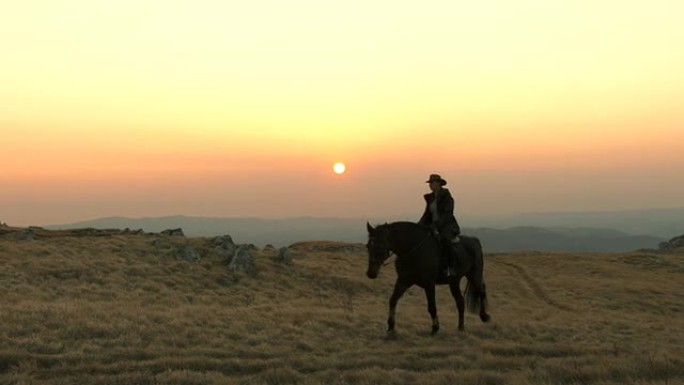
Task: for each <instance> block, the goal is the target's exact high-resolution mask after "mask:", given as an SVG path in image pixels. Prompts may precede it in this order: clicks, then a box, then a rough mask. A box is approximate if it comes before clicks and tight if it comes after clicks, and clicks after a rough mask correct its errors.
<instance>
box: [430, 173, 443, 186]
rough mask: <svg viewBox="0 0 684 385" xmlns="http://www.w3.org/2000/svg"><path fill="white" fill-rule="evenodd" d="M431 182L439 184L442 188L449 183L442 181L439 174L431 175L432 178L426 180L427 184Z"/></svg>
mask: <svg viewBox="0 0 684 385" xmlns="http://www.w3.org/2000/svg"><path fill="white" fill-rule="evenodd" d="M430 182H439V184H440V185H441V186H444V185H445V184H447V181H445V180H444V179H442V177H441V176H439V174H430V178H429V179H428V180H426V181H425V183H430Z"/></svg>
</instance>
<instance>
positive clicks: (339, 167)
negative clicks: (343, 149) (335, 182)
mask: <svg viewBox="0 0 684 385" xmlns="http://www.w3.org/2000/svg"><path fill="white" fill-rule="evenodd" d="M346 169H347V167H346V166H345V165H344V163H342V162H337V163H335V164H334V165H333V171H335V174H344V171H345V170H346Z"/></svg>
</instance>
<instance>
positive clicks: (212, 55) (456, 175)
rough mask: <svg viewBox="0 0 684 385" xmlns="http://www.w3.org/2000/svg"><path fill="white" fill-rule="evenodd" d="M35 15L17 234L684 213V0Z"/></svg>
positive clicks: (26, 28) (22, 93) (16, 200)
mask: <svg viewBox="0 0 684 385" xmlns="http://www.w3.org/2000/svg"><path fill="white" fill-rule="evenodd" d="M15 3H16V4H10V5H3V6H2V12H0V53H1V54H2V58H3V59H2V64H1V65H0V84H2V87H0V133H1V135H0V151H1V152H2V167H0V186H2V188H0V202H1V203H0V204H1V206H0V220H1V221H4V222H8V223H10V224H15V225H29V224H35V225H46V224H52V223H64V222H69V221H77V220H84V219H91V218H95V217H101V216H113V215H122V216H135V217H140V216H154V215H175V214H184V215H208V216H265V217H283V216H302V215H314V216H359V217H401V216H405V217H411V216H413V217H417V216H419V214H420V211H421V210H422V202H421V197H420V196H421V194H423V193H424V192H426V189H427V186H426V185H425V183H423V182H424V180H425V179H426V177H427V175H428V174H430V173H433V172H438V173H441V174H442V175H443V176H444V177H445V178H446V179H448V180H449V181H450V184H449V186H448V187H451V188H452V190H453V192H454V193H455V195H456V197H457V211H458V214H459V215H461V216H463V217H465V218H468V217H470V218H474V217H478V216H486V215H493V214H497V213H516V212H525V211H563V210H612V209H630V208H652V207H681V206H684V204H683V203H682V199H681V197H682V196H684V178H682V177H681V175H684V151H680V149H681V147H682V143H684V70H683V69H684V51H683V50H681V49H680V48H679V47H681V46H682V44H684V25H683V24H682V23H681V21H680V16H681V15H682V14H684V3H681V2H679V1H665V0H655V1H651V2H648V3H646V2H642V1H638V2H637V1H634V2H630V1H619V2H618V1H601V2H590V1H576V2H566V1H541V0H521V1H517V2H509V1H504V0H498V1H497V0H491V1H488V2H478V3H476V4H458V2H453V1H427V2H421V3H420V4H418V3H415V4H411V3H406V4H404V3H399V4H398V3H397V2H392V1H377V2H372V3H369V2H365V1H364V2H362V1H360V0H359V1H348V2H340V3H338V4H327V3H325V2H319V1H313V0H295V1H290V2H279V1H255V2H241V3H245V4H241V3H236V4H230V2H219V1H178V2H173V4H169V3H168V2H162V1H149V2H144V4H139V2H135V1H132V0H130V1H129V0H125V1H119V2H105V1H92V0H90V1H85V0H83V1H76V0H74V1H69V2H67V4H64V2H46V1H37V0H35V1H34V0H27V1H23V2H15ZM596 3H600V4H596ZM335 161H343V162H345V163H346V164H347V173H345V174H344V175H341V176H338V175H335V174H334V173H333V172H332V165H333V163H334V162H335ZM465 225H466V226H467V223H466V224H465Z"/></svg>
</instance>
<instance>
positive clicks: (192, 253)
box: [176, 245, 202, 262]
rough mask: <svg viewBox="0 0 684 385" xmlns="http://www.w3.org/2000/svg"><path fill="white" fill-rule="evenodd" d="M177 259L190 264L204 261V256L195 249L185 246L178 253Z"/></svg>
mask: <svg viewBox="0 0 684 385" xmlns="http://www.w3.org/2000/svg"><path fill="white" fill-rule="evenodd" d="M176 257H178V258H179V259H182V260H184V261H188V262H197V261H199V260H200V259H202V255H201V254H200V253H199V251H197V250H196V249H195V248H194V247H192V246H189V245H185V246H182V247H180V248H179V249H178V251H176Z"/></svg>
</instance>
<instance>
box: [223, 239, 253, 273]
mask: <svg viewBox="0 0 684 385" xmlns="http://www.w3.org/2000/svg"><path fill="white" fill-rule="evenodd" d="M228 270H230V271H237V272H241V273H245V274H247V275H254V274H256V265H255V263H254V257H253V256H252V254H250V252H249V248H248V247H247V246H240V247H239V248H238V249H237V250H236V251H235V255H233V258H231V260H230V262H229V263H228Z"/></svg>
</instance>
